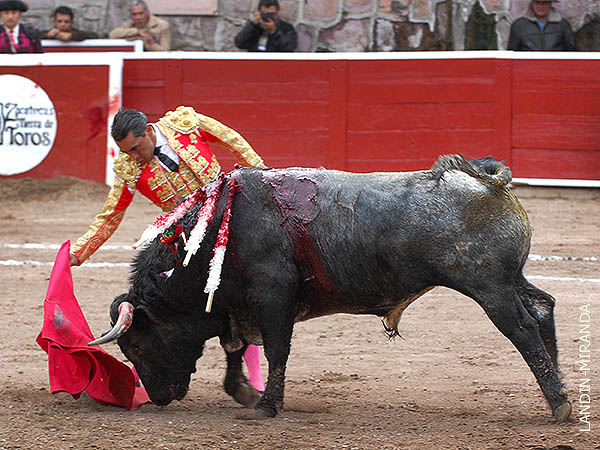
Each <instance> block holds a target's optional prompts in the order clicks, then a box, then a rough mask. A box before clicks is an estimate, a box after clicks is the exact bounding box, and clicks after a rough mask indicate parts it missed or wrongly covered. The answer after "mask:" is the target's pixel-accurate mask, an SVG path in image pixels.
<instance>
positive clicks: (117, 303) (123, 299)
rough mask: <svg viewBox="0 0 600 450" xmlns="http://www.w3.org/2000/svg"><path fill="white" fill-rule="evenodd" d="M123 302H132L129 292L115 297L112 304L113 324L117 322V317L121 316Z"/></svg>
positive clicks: (111, 315) (111, 319)
mask: <svg viewBox="0 0 600 450" xmlns="http://www.w3.org/2000/svg"><path fill="white" fill-rule="evenodd" d="M123 302H129V303H131V301H130V300H129V295H128V294H121V295H119V296H117V297H115V299H114V300H113V302H112V305H110V322H111V324H112V325H113V326H114V324H115V323H116V322H117V318H118V317H119V306H120V305H121V303H123Z"/></svg>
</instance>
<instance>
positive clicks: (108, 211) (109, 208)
mask: <svg viewBox="0 0 600 450" xmlns="http://www.w3.org/2000/svg"><path fill="white" fill-rule="evenodd" d="M123 189H127V187H126V186H125V184H124V183H123V182H122V181H121V180H119V179H118V178H117V179H115V183H114V185H113V187H112V189H111V190H110V191H109V193H108V196H107V198H106V202H105V203H104V207H103V208H102V212H101V213H100V214H98V215H97V216H96V218H95V219H94V221H93V222H92V224H91V225H90V227H89V228H88V230H87V232H86V233H85V234H84V235H83V236H81V237H80V238H79V239H77V242H75V245H73V246H72V247H71V251H72V252H73V253H75V255H77V258H78V259H79V261H80V262H83V261H85V260H86V259H87V258H88V257H89V256H90V255H91V254H92V253H94V252H95V251H96V250H97V249H98V247H100V246H101V245H102V244H103V243H104V242H105V241H106V240H107V239H108V237H109V236H110V235H111V234H113V233H114V231H115V230H116V229H117V227H118V226H119V223H121V220H123V216H124V215H125V210H123V211H115V208H116V206H117V203H119V200H120V198H121V195H122V193H123Z"/></svg>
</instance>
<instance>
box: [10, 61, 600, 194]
mask: <svg viewBox="0 0 600 450" xmlns="http://www.w3.org/2000/svg"><path fill="white" fill-rule="evenodd" d="M275 58H278V59H275ZM86 59H87V61H88V62H82V61H83V60H86ZM116 60H118V64H117V63H115V61H116ZM103 61H110V62H107V63H106V64H107V65H109V66H110V67H112V69H107V66H106V65H105V64H104V63H103ZM121 67H122V74H121ZM6 73H10V74H23V75H24V76H26V77H28V78H29V79H31V80H33V81H34V82H36V83H39V85H40V86H41V87H43V88H44V89H45V90H46V92H47V93H48V95H49V97H50V98H51V99H52V101H53V102H55V107H56V111H57V120H58V132H57V136H56V141H55V144H54V147H53V148H52V151H51V152H50V153H49V155H48V156H47V158H46V159H45V160H44V161H43V162H42V163H41V164H40V165H39V166H37V167H35V168H33V169H31V170H29V171H27V172H24V173H20V174H17V175H11V176H35V177H50V176H55V175H74V176H79V177H81V178H87V179H92V180H97V181H103V180H104V181H106V182H107V183H109V184H110V183H111V182H112V178H111V177H112V170H111V168H112V158H113V157H114V156H115V146H114V143H113V142H112V141H111V140H109V139H108V127H109V126H110V123H111V113H110V112H108V111H109V110H111V111H112V114H114V111H115V109H116V108H117V107H118V106H119V105H120V103H121V98H120V96H119V94H120V93H121V92H122V105H123V106H124V107H129V108H136V109H139V110H142V111H144V112H145V113H146V114H147V115H148V117H149V119H150V120H152V121H155V120H157V119H158V118H159V117H161V116H162V115H163V114H164V112H165V111H167V110H169V109H173V108H175V107H177V106H178V105H181V104H185V105H192V106H194V107H195V108H196V109H197V110H198V111H199V112H202V113H204V114H206V115H209V116H212V117H215V118H216V119H218V120H220V121H222V122H224V123H226V124H227V125H229V126H231V127H233V128H235V129H237V130H239V131H240V132H241V133H242V134H243V135H244V136H245V137H246V138H247V139H248V140H249V141H250V143H251V144H252V145H253V146H254V147H255V149H256V150H257V151H258V152H259V153H260V154H261V155H262V156H263V158H264V160H265V161H266V163H267V164H268V165H270V166H271V167H287V166H308V167H320V166H323V167H327V168H332V169H343V170H349V171H355V172H367V171H401V170H418V169H426V168H429V167H430V166H431V165H432V164H433V163H434V161H435V160H436V159H437V158H438V156H439V155H442V154H447V153H461V154H463V155H465V156H466V157H468V158H474V157H478V156H487V155H492V156H494V157H495V158H497V159H500V160H505V161H506V162H507V163H508V164H509V165H510V167H511V169H512V171H513V175H514V177H516V178H517V179H518V180H520V179H523V178H527V179H530V180H531V179H537V180H535V182H534V184H535V183H538V184H544V183H547V184H559V185H560V184H564V183H565V182H564V180H587V181H585V183H583V184H584V185H588V186H600V89H599V87H600V55H597V54H558V53H553V54H533V53H529V54H522V53H513V52H439V53H437V52H429V53H401V54H399V53H377V54H375V53H371V54H288V55H283V56H281V55H271V54H267V55H254V54H247V53H230V54H217V53H155V54H152V53H141V54H132V53H129V54H124V53H123V54H116V53H98V54H97V55H92V54H89V53H88V54H78V55H77V56H75V55H67V54H49V55H17V56H13V55H6V56H4V57H0V74H6ZM121 81H122V85H121ZM109 85H112V86H113V87H112V88H109V87H108V86H109ZM115 86H117V89H115ZM110 89H112V91H111V92H112V94H110V93H109V90H110ZM121 89H122V91H121ZM1 102H2V100H1V99H0V103H1ZM107 144H108V145H107ZM0 151H2V144H1V143H0ZM215 153H216V154H217V156H218V158H219V159H220V160H221V162H222V163H223V166H224V168H225V169H231V168H232V167H233V157H232V156H231V155H230V154H229V153H228V152H226V151H222V150H219V149H218V148H215ZM0 164H2V162H1V161H0ZM0 173H6V172H2V171H0ZM548 179H549V180H550V181H547V180H548ZM556 180H559V181H556ZM560 180H563V181H560ZM570 184H571V185H581V183H578V182H577V181H574V182H570Z"/></svg>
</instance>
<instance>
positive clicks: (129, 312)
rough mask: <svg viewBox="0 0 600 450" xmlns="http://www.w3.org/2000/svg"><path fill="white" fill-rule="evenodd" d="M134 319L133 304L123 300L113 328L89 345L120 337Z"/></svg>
mask: <svg viewBox="0 0 600 450" xmlns="http://www.w3.org/2000/svg"><path fill="white" fill-rule="evenodd" d="M132 321H133V305H132V304H131V303H129V302H123V303H121V304H120V305H119V318H118V319H117V323H116V324H115V326H114V327H112V330H110V331H109V332H108V333H106V334H105V335H104V336H102V337H100V338H98V339H96V340H95V341H92V342H90V343H88V345H100V344H106V343H107V342H112V341H115V340H117V339H119V338H120V337H121V336H123V334H124V333H125V332H126V331H127V330H128V329H129V327H130V326H131V322H132Z"/></svg>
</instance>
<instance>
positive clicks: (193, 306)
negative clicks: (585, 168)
mask: <svg viewBox="0 0 600 450" xmlns="http://www.w3.org/2000/svg"><path fill="white" fill-rule="evenodd" d="M227 177H228V178H230V177H235V178H236V180H237V182H238V184H239V192H238V193H237V194H236V196H235V199H234V202H233V207H232V218H231V223H230V234H229V245H228V248H227V253H226V258H225V262H224V264H223V271H222V281H221V285H220V287H219V289H218V290H217V291H216V295H215V300H214V305H213V309H212V312H211V313H209V314H208V313H206V312H205V311H204V308H205V304H206V297H207V296H206V294H205V293H204V292H203V288H204V286H205V283H206V279H207V272H208V262H209V260H210V258H211V250H212V243H214V242H215V239H216V234H217V229H218V227H219V223H220V220H217V219H220V217H221V215H222V214H223V210H224V208H225V197H226V195H221V197H220V200H219V201H218V203H217V207H216V210H215V218H216V219H215V220H214V221H213V222H214V223H213V224H212V225H211V226H210V227H209V228H208V231H207V235H206V238H205V239H204V244H203V246H202V247H201V249H200V250H199V251H198V253H197V254H196V255H195V256H194V257H193V258H192V259H191V262H190V264H189V266H188V267H183V266H182V264H181V260H182V259H183V257H184V255H185V253H184V250H183V244H182V242H181V238H180V241H179V245H178V247H177V251H176V254H177V258H176V256H175V254H174V253H173V252H172V251H171V249H169V248H168V246H167V245H164V244H161V243H160V242H159V239H155V240H154V241H153V242H152V243H151V244H150V245H148V246H147V247H146V248H145V249H144V250H143V251H141V252H140V254H139V255H138V256H137V258H136V259H135V263H134V269H133V271H132V275H131V288H130V291H129V293H127V294H123V295H121V296H119V297H117V298H116V299H115V301H114V302H113V305H112V307H111V318H112V322H113V324H114V323H115V322H116V321H117V316H118V306H119V305H120V304H121V303H122V302H124V301H126V302H129V303H131V305H133V308H134V315H133V322H132V324H131V327H130V328H129V330H128V331H127V332H126V333H124V334H123V335H122V336H120V337H119V338H118V343H119V346H120V348H121V350H122V351H123V353H124V354H125V356H126V357H127V358H128V359H129V360H130V361H131V362H132V363H133V364H134V365H135V367H136V369H137V371H138V373H139V374H140V377H141V379H142V382H143V383H144V386H145V387H146V389H147V391H148V394H149V395H150V398H151V399H152V401H153V402H155V403H156V404H158V405H165V404H168V403H170V402H171V401H172V400H174V399H177V400H180V399H181V398H183V397H184V395H185V394H186V392H187V389H188V386H189V382H190V375H191V374H192V373H193V372H194V371H195V364H196V361H197V359H198V358H200V356H202V351H203V348H204V343H205V341H206V340H208V339H210V338H212V337H215V336H218V337H219V338H220V342H221V344H222V346H223V348H224V349H225V351H226V355H227V373H226V376H225V381H224V387H225V391H226V392H227V393H228V394H229V395H231V396H233V397H234V399H236V400H237V401H238V402H240V403H242V404H244V405H246V406H248V407H254V411H255V414H256V415H259V416H260V415H262V416H274V415H275V414H277V412H278V411H280V410H281V409H282V406H283V392H284V378H285V369H286V363H287V359H288V355H289V351H290V341H291V337H292V329H293V326H294V323H295V322H298V321H302V320H307V319H311V318H314V317H319V316H324V315H329V314H335V313H349V314H374V315H377V316H379V317H382V318H383V321H384V326H385V328H386V331H387V332H388V333H389V334H390V335H394V334H396V333H397V326H398V323H399V320H400V316H401V314H402V312H403V311H404V309H406V308H407V307H408V306H409V304H410V303H412V302H413V301H414V300H416V299H417V298H418V297H420V296H421V295H422V294H424V293H426V292H427V291H429V290H430V289H432V288H433V287H435V286H446V287H448V288H452V289H455V290H456V291H458V292H461V293H462V294H464V295H466V296H468V297H471V298H472V299H473V300H475V301H476V302H477V303H478V304H479V305H480V306H481V307H482V308H483V309H484V311H485V312H486V314H487V315H488V317H489V318H490V319H491V320H492V322H493V323H494V325H495V326H496V327H497V328H498V329H499V330H500V331H501V332H502V333H503V334H504V335H505V336H506V337H507V338H508V339H509V340H510V341H511V342H512V343H513V344H514V345H515V347H516V348H517V349H518V350H519V352H520V353H521V355H522V356H523V358H524V359H525V361H526V362H527V364H528V365H529V367H530V369H531V371H532V372H533V374H534V375H535V377H536V379H537V381H538V383H539V385H540V387H541V389H542V391H543V393H544V395H545V397H546V399H547V401H548V402H549V404H550V406H551V408H552V412H553V414H554V416H555V418H556V419H557V420H559V421H563V420H566V419H567V418H568V416H569V415H570V412H571V405H570V403H569V402H568V400H567V393H566V389H565V387H564V386H563V384H562V382H561V380H560V378H559V374H558V354H557V348H556V335H555V325H554V312H553V310H554V299H553V297H552V296H550V295H549V294H547V293H545V292H543V291H541V290H540V289H538V288H536V287H535V286H533V285H532V284H531V283H529V282H528V281H527V280H526V279H525V277H524V276H523V272H522V271H523V266H524V264H525V262H526V260H527V255H528V253H529V247H530V240H531V227H530V224H529V220H528V218H527V214H526V212H525V210H524V209H523V208H522V206H521V205H520V203H519V201H518V200H517V199H516V197H515V196H514V195H513V194H512V193H511V191H510V189H509V188H508V187H507V184H508V182H509V181H510V179H511V175H510V170H509V169H508V168H507V167H506V166H504V165H503V164H502V163H499V162H497V161H495V160H493V159H491V158H489V157H488V158H486V159H477V160H474V161H471V162H470V163H469V162H467V161H466V160H464V159H463V158H462V157H459V156H455V155H449V156H446V157H442V158H440V159H439V160H438V162H437V163H436V164H435V165H434V166H433V167H432V169H431V170H429V171H422V172H408V173H370V174H353V173H345V172H338V171H329V170H317V169H302V168H290V169H279V170H274V169H271V170H259V169H237V170H235V171H233V172H231V173H230V174H228V176H227ZM199 206H200V205H196V206H195V207H193V208H192V209H190V211H188V213H187V214H186V215H185V217H184V218H183V219H181V220H180V221H179V224H180V225H181V226H182V227H183V229H184V231H185V233H186V234H187V235H189V233H190V230H191V229H192V228H193V226H194V224H195V221H196V213H197V211H198V209H199ZM173 268H174V270H173V271H172V272H169V271H170V270H171V269H173ZM127 306H128V307H129V305H127ZM261 343H262V344H264V351H265V356H266V358H267V360H268V363H269V375H268V381H267V385H266V390H265V392H264V393H263V394H262V395H260V394H259V393H258V391H256V390H254V389H253V388H251V387H250V385H249V384H248V383H247V381H246V378H245V376H244V375H243V372H242V363H241V361H242V354H243V352H244V350H245V348H246V346H247V345H248V344H261Z"/></svg>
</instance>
